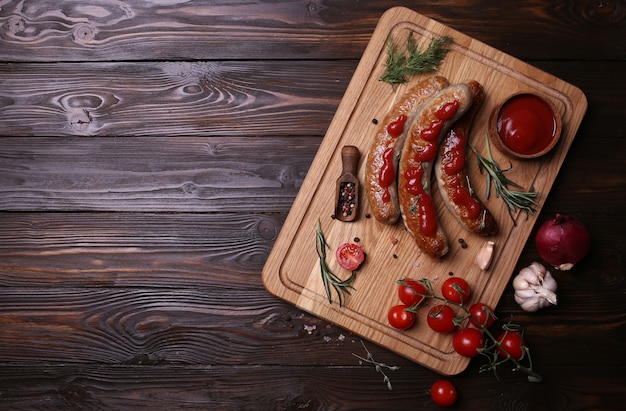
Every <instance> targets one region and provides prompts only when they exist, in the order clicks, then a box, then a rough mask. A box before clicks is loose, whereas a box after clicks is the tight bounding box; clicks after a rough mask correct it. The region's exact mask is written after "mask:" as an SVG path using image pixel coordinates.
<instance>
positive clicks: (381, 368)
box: [352, 341, 400, 391]
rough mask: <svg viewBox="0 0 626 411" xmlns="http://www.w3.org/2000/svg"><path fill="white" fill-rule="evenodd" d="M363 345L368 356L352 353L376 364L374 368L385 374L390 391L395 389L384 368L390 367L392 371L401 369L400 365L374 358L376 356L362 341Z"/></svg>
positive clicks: (384, 378)
mask: <svg viewBox="0 0 626 411" xmlns="http://www.w3.org/2000/svg"><path fill="white" fill-rule="evenodd" d="M361 345H362V346H363V348H364V349H365V352H366V354H367V358H364V357H361V356H360V355H357V354H355V353H352V355H354V356H355V357H356V358H358V359H359V360H361V361H364V362H366V363H368V364H372V365H373V366H374V368H375V369H376V372H377V373H380V374H381V375H382V376H383V382H384V383H385V384H387V389H388V390H389V391H391V390H392V389H393V387H392V386H391V380H390V379H389V376H388V375H387V374H385V371H384V369H388V370H390V371H398V370H399V369H400V367H399V366H397V365H387V364H385V363H384V362H378V361H376V360H374V356H373V355H372V353H371V352H369V350H368V349H367V347H366V346H365V343H364V342H363V341H361Z"/></svg>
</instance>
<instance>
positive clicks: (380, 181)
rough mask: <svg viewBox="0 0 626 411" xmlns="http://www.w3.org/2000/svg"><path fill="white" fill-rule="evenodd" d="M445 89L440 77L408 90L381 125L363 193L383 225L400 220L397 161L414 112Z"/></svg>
mask: <svg viewBox="0 0 626 411" xmlns="http://www.w3.org/2000/svg"><path fill="white" fill-rule="evenodd" d="M447 86H448V80H447V79H446V78H444V77H441V76H434V77H430V78H428V79H426V80H424V81H422V82H420V83H418V84H417V85H415V86H413V87H411V88H410V89H409V90H408V91H407V92H406V93H405V94H404V95H403V96H402V97H401V99H400V100H399V101H398V102H397V103H396V104H395V105H394V106H393V108H392V109H391V110H390V111H389V113H387V115H386V116H385V118H384V120H383V121H382V122H381V123H380V125H379V127H378V130H377V133H376V136H375V138H374V142H373V144H372V148H371V149H370V151H369V153H368V156H367V163H366V169H365V170H366V171H365V191H366V193H367V199H368V202H369V205H370V211H371V214H372V215H373V216H374V217H375V218H376V219H377V220H378V221H380V222H382V223H384V224H395V223H396V222H397V221H398V219H399V218H400V207H399V203H398V191H397V170H398V159H399V157H400V153H401V151H402V148H403V146H404V140H405V139H406V135H407V131H408V128H409V125H410V124H411V123H412V122H413V119H414V118H415V115H416V111H417V109H418V108H419V107H420V106H421V105H422V104H423V103H424V102H425V101H426V100H427V99H428V98H429V97H431V96H432V95H433V94H434V93H435V92H437V91H438V90H441V89H443V88H445V87H447Z"/></svg>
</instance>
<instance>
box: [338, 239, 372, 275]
mask: <svg viewBox="0 0 626 411" xmlns="http://www.w3.org/2000/svg"><path fill="white" fill-rule="evenodd" d="M336 255H337V262H338V263H339V265H340V266H341V268H343V269H345V270H348V271H354V270H356V269H358V268H359V267H360V266H361V264H362V263H363V260H365V253H364V252H363V250H362V249H361V247H359V246H358V245H356V244H353V243H345V244H342V245H341V246H339V248H338V249H337V252H336Z"/></svg>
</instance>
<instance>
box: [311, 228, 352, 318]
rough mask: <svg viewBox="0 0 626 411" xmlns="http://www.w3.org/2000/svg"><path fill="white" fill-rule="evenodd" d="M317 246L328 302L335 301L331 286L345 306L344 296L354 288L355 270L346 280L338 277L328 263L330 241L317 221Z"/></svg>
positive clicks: (341, 304) (340, 302) (340, 303)
mask: <svg viewBox="0 0 626 411" xmlns="http://www.w3.org/2000/svg"><path fill="white" fill-rule="evenodd" d="M315 237H316V242H315V248H316V249H317V255H318V257H319V259H320V272H321V274H322V283H323V284H324V290H326V296H327V297H328V302H329V303H331V304H332V303H333V299H332V290H331V287H332V288H333V289H334V290H335V292H336V293H337V300H338V302H339V307H342V306H343V297H344V296H345V295H346V294H347V295H350V290H351V289H354V287H352V281H353V280H354V278H355V277H356V275H355V273H354V271H353V272H352V275H350V277H348V278H347V279H345V280H342V279H341V278H339V277H337V275H335V274H334V273H333V272H332V270H331V269H330V267H329V266H328V263H326V248H327V247H328V243H327V242H326V238H325V237H324V233H323V232H322V226H321V224H320V222H319V220H318V221H317V226H316V228H315Z"/></svg>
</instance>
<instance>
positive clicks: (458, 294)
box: [441, 277, 471, 304]
mask: <svg viewBox="0 0 626 411" xmlns="http://www.w3.org/2000/svg"><path fill="white" fill-rule="evenodd" d="M441 294H442V296H443V298H445V299H446V300H448V301H452V302H453V303H457V304H461V303H463V302H465V301H467V300H469V298H470V295H471V290H470V286H469V284H468V283H467V281H465V280H464V279H462V278H459V277H450V278H448V279H447V280H446V281H444V282H443V284H442V285H441Z"/></svg>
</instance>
